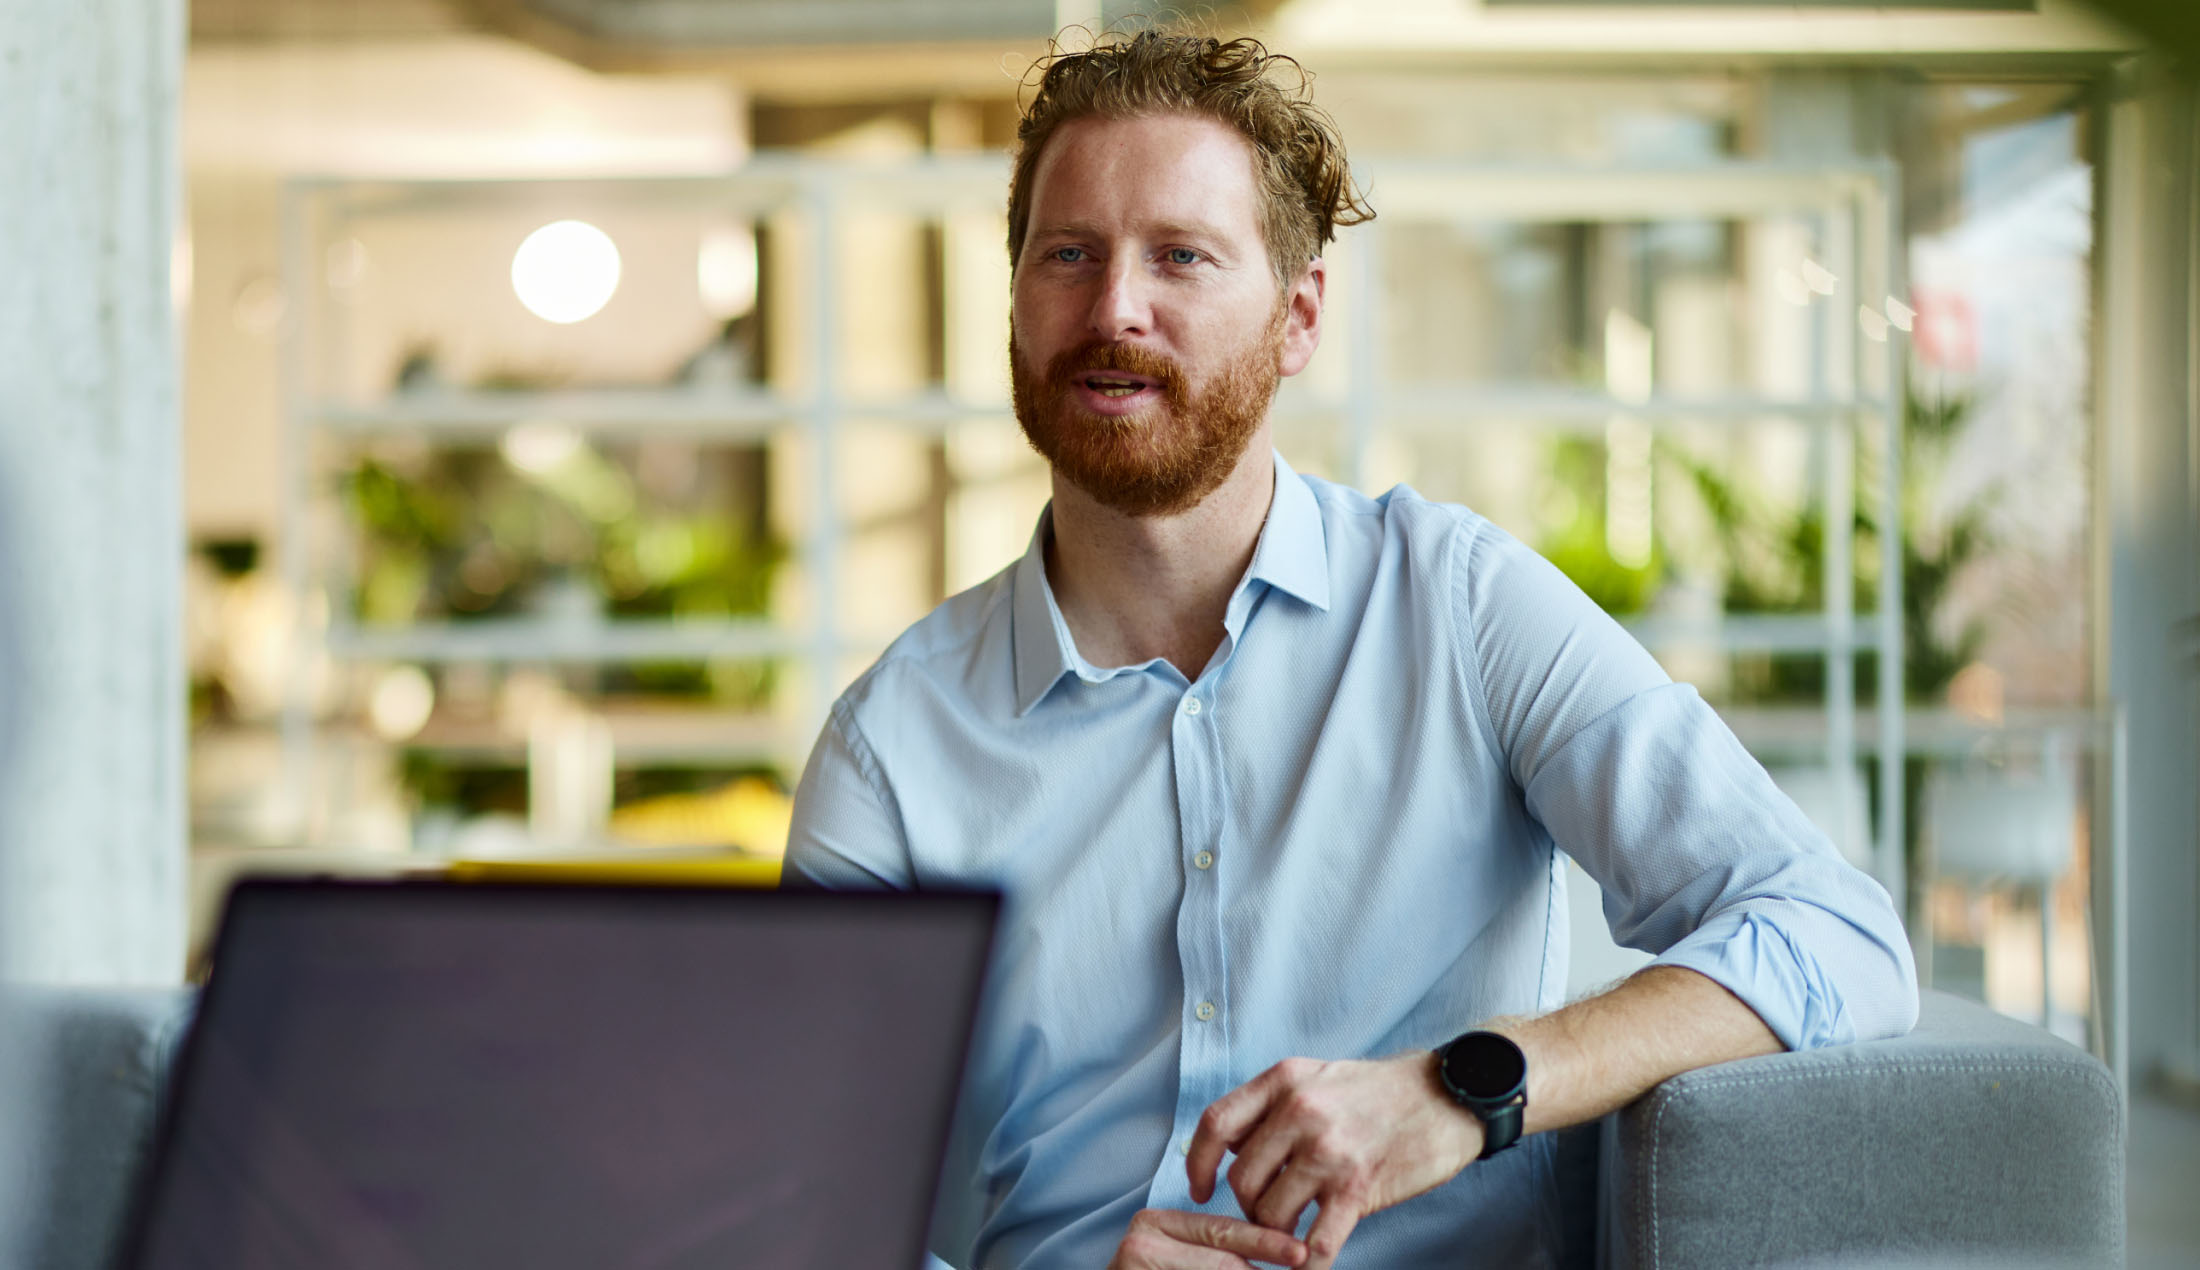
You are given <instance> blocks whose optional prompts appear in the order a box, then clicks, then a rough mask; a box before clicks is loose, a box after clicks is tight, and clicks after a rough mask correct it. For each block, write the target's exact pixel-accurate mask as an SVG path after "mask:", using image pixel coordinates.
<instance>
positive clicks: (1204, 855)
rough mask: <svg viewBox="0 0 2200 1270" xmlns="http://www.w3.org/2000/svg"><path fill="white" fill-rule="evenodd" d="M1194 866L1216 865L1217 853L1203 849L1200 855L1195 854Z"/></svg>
mask: <svg viewBox="0 0 2200 1270" xmlns="http://www.w3.org/2000/svg"><path fill="white" fill-rule="evenodd" d="M1192 867H1193V868H1195V869H1211V868H1213V867H1215V853H1214V852H1212V851H1202V852H1200V853H1199V854H1198V855H1195V856H1193V857H1192Z"/></svg>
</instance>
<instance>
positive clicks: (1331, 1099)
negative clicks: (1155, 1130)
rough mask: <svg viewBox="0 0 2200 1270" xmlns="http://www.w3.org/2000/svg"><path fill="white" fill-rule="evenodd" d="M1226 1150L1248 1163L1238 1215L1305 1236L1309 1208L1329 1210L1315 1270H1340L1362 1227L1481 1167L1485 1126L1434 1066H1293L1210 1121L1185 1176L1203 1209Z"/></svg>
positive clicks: (1256, 1083) (1293, 1062) (1321, 1224)
mask: <svg viewBox="0 0 2200 1270" xmlns="http://www.w3.org/2000/svg"><path fill="white" fill-rule="evenodd" d="M1225 1149H1228V1150H1233V1151H1235V1152H1236V1153H1237V1162H1236V1163H1234V1164H1232V1165H1231V1166H1230V1172H1229V1179H1230V1189H1231V1190H1232V1191H1233V1192H1235V1193H1236V1195H1237V1200H1238V1207H1239V1208H1240V1209H1242V1210H1243V1211H1244V1213H1245V1215H1246V1216H1247V1217H1250V1218H1252V1219H1253V1220H1254V1221H1256V1222H1258V1223H1260V1224H1261V1225H1262V1226H1266V1227H1269V1228H1270V1229H1271V1230H1277V1231H1295V1230H1297V1229H1298V1225H1299V1218H1300V1216H1301V1215H1302V1214H1303V1213H1305V1211H1306V1206H1307V1205H1308V1204H1310V1203H1315V1202H1319V1203H1320V1204H1321V1213H1320V1215H1319V1216H1318V1217H1316V1218H1315V1219H1314V1228H1313V1229H1312V1230H1310V1231H1308V1232H1307V1239H1306V1247H1307V1251H1308V1253H1309V1257H1308V1260H1307V1262H1306V1267H1307V1270H1328V1267H1329V1266H1330V1264H1331V1263H1332V1262H1334V1261H1335V1260H1336V1258H1337V1253H1338V1250H1340V1249H1342V1248H1343V1247H1344V1241H1345V1237H1346V1236H1348V1235H1350V1234H1351V1233H1352V1228H1353V1227H1354V1226H1356V1225H1358V1224H1359V1221H1360V1219H1361V1218H1362V1217H1365V1216H1366V1215H1368V1214H1369V1213H1372V1212H1375V1211H1377V1210H1379V1209H1384V1208H1388V1207H1390V1206H1391V1205H1392V1204H1396V1203H1398V1202H1400V1201H1402V1200H1407V1199H1411V1198H1412V1197H1414V1196H1415V1195H1418V1194H1420V1193H1421V1192H1423V1191H1425V1190H1429V1189H1430V1188H1432V1187H1436V1186H1440V1185H1442V1184H1443V1183H1445V1182H1447V1181H1450V1180H1451V1178H1452V1175H1454V1174H1456V1173H1457V1172H1458V1171H1459V1170H1460V1169H1462V1168H1465V1167H1466V1166H1467V1165H1468V1164H1469V1163H1470V1162H1471V1161H1473V1159H1474V1158H1475V1156H1476V1155H1478V1154H1480V1153H1481V1150H1482V1123H1481V1121H1479V1120H1476V1119H1475V1118H1474V1116H1473V1115H1472V1114H1470V1113H1469V1112H1467V1111H1466V1110H1464V1109H1463V1108H1461V1107H1459V1106H1458V1105H1457V1104H1456V1103H1454V1102H1452V1101H1451V1100H1450V1099H1449V1098H1448V1097H1446V1096H1445V1095H1444V1093H1443V1091H1442V1090H1441V1089H1440V1088H1439V1087H1438V1086H1437V1083H1436V1069H1435V1059H1434V1057H1433V1056H1431V1055H1429V1054H1426V1053H1416V1054H1403V1055H1400V1056H1398V1057H1396V1058H1385V1059H1377V1060H1374V1061H1371V1062H1340V1063H1322V1062H1316V1061H1314V1060H1313V1059H1306V1058H1291V1059H1285V1060H1284V1061H1283V1062H1280V1063H1278V1064H1276V1065H1275V1066H1274V1067H1271V1068H1269V1069H1268V1070H1267V1071H1265V1072H1262V1073H1261V1074H1260V1075H1258V1076H1255V1077H1254V1078H1253V1079H1251V1080H1249V1081H1247V1082H1246V1083H1245V1084H1243V1085H1240V1086H1239V1087H1238V1088H1236V1089H1234V1090H1232V1091H1231V1092H1229V1093H1227V1094H1224V1095H1223V1096H1222V1097H1221V1098H1219V1099H1217V1100H1216V1101H1215V1103H1214V1105H1213V1106H1210V1107H1208V1108H1207V1112H1206V1114H1205V1115H1203V1116H1201V1117H1200V1120H1199V1129H1198V1131H1197V1132H1196V1133H1194V1134H1193V1135H1192V1149H1191V1152H1190V1158H1189V1159H1188V1160H1187V1161H1186V1164H1185V1168H1186V1170H1187V1171H1188V1172H1189V1173H1190V1175H1191V1183H1192V1198H1193V1199H1195V1200H1198V1201H1199V1202H1200V1203H1202V1204H1204V1203H1206V1202H1207V1201H1208V1200H1209V1199H1211V1198H1212V1197H1213V1196H1214V1191H1215V1170H1216V1169H1217V1168H1218V1167H1220V1166H1221V1164H1222V1154H1223V1151H1224V1150H1225ZM1195 1264H1196V1263H1195ZM1215 1264H1222V1265H1226V1264H1228V1263H1227V1262H1218V1263H1215Z"/></svg>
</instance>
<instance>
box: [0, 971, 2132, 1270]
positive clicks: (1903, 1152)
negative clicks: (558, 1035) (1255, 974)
mask: <svg viewBox="0 0 2200 1270" xmlns="http://www.w3.org/2000/svg"><path fill="white" fill-rule="evenodd" d="M191 1005H192V997H191V995H190V993H189V992H187V991H182V990H166V991H162V990H139V991H124V990H100V991H87V990H76V991H66V990H41V991H16V992H12V993H10V994H9V1002H8V1004H7V1008H6V1010H5V1012H4V1013H0V1024H4V1025H5V1027H6V1043H5V1045H4V1046H0V1049H4V1051H5V1052H6V1054H8V1055H12V1056H13V1060H14V1061H13V1062H12V1064H11V1066H13V1067H14V1068H15V1071H16V1075H17V1077H18V1083H19V1084H21V1085H24V1086H25V1088H18V1089H16V1090H14V1091H11V1092H9V1093H8V1095H7V1096H8V1097H9V1099H10V1102H11V1103H12V1104H13V1105H12V1106H10V1107H9V1108H7V1109H6V1110H5V1111H4V1112H0V1114H5V1115H6V1116H7V1117H8V1120H7V1123H8V1124H9V1125H10V1126H11V1127H13V1128H14V1129H15V1130H16V1131H17V1139H18V1141H19V1142H27V1143H28V1144H29V1146H30V1148H31V1159H30V1165H31V1167H30V1168H29V1170H28V1172H27V1173H26V1174H25V1175H24V1177H25V1182H26V1185H25V1186H24V1187H22V1188H19V1189H18V1193H17V1195H16V1196H15V1198H16V1199H17V1201H18V1204H17V1207H18V1210H19V1212H20V1213H21V1214H22V1215H23V1216H25V1217H27V1218H28V1220H27V1222H25V1223H24V1224H23V1228H22V1230H21V1231H20V1232H19V1235H18V1238H19V1240H20V1247H21V1251H20V1252H19V1253H18V1254H17V1255H18V1257H19V1259H20V1262H21V1264H22V1265H24V1266H26V1267H37V1268H38V1270H77V1268H79V1267H83V1268H87V1270H89V1268H93V1267H103V1266H105V1265H106V1263H107V1261H108V1260H109V1259H110V1257H111V1256H112V1246H113V1242H114V1239H115V1237H116V1235H117V1234H118V1232H119V1230H120V1227H121V1224H122V1222H123V1221H124V1220H125V1209H126V1207H127V1204H128V1192H129V1189H130V1186H131V1181H132V1178H133V1176H134V1174H135V1172H136V1170H137V1168H138V1165H139V1163H140V1161H141V1159H142V1157H143V1153H144V1150H145V1147H146V1143H147V1142H148V1140H149V1137H150V1135H151V1133H152V1127H153V1122H154V1117H155V1112H156V1108H157V1106H158V1102H159V1098H160V1092H161V1084H162V1080H163V1077H164V1076H165V1074H166V1072H167V1070H168V1067H169V1064H170V1062H171V1060H172V1059H173V1057H174V1054H175V1050H176V1046H177V1044H178V1042H179V1041H180V1039H181V1037H182V1034H183V1032H184V1030H185V1028H186V1026H187V1024H188V1020H189V1017H190V1011H191ZM1560 1161H1561V1165H1560V1167H1561V1171H1562V1175H1563V1177H1564V1178H1565V1179H1566V1180H1565V1181H1564V1183H1563V1184H1565V1185H1567V1186H1568V1187H1569V1188H1570V1189H1572V1190H1573V1191H1574V1193H1575V1194H1576V1196H1577V1197H1578V1207H1577V1211H1580V1212H1582V1213H1583V1214H1584V1218H1583V1221H1582V1222H1581V1223H1580V1225H1579V1231H1580V1237H1581V1241H1582V1242H1581V1244H1580V1246H1579V1247H1577V1248H1575V1249H1573V1250H1572V1251H1573V1254H1574V1255H1573V1256H1572V1257H1571V1258H1570V1259H1572V1260H1576V1261H1591V1260H1593V1261H1594V1263H1595V1264H1598V1265H1602V1266H1608V1267H1618V1268H1622V1270H1634V1268H1636V1267H1649V1268H1657V1270H1670V1268H1685V1270H1721V1268H1722V1267H1740V1266H1781V1265H1792V1266H1806V1265H1807V1266H1822V1267H1834V1266H1852V1265H1853V1266H1888V1265H1902V1266H1917V1267H1923V1266H1954V1265H1988V1264H1992V1265H1997V1266H2011V1265H2022V1266H2088V1267H2092V1266H2114V1265H2119V1264H2121V1263H2122V1259H2123V1237H2124V1206H2123V1205H2124V1201H2123V1168H2124V1144H2123V1113H2122V1107H2121V1099H2120V1098H2119V1096H2118V1092H2117V1089H2116V1086H2115V1082H2114V1080H2113V1079H2112V1078H2111V1077H2110V1075H2109V1073H2108V1070H2107V1069H2106V1068H2105V1067H2103V1066H2102V1065H2101V1064H2100V1063H2099V1062H2097V1061H2095V1060H2094V1059H2093V1058H2092V1057H2090V1056H2089V1055H2087V1054H2085V1053H2083V1052H2082V1051H2080V1050H2077V1049H2075V1048H2073V1047H2072V1046H2070V1045H2068V1044H2065V1043H2064V1042H2062V1041H2060V1040H2057V1039H2056V1038H2054V1037H2052V1036H2049V1035H2047V1034H2046V1033H2044V1032H2042V1031H2040V1030H2039V1029H2037V1028H2033V1027H2028V1026H2026V1025H2024V1024H2021V1023H2016V1022H2012V1021H2010V1020H2008V1019H2005V1018H2002V1017H2001V1016H1999V1015H1996V1014H1993V1013H1991V1012H1989V1011H1987V1010H1985V1009H1984V1008H1982V1007H1980V1006H1977V1005H1973V1004H1971V1003H1969V1002H1966V1001H1963V1000H1960V999H1958V998H1956V997H1951V996H1948V995H1946V994H1944V993H1938V992H1928V993H1926V994H1925V999H1924V1006H1923V1010H1922V1013H1921V1017H1920V1019H1919V1022H1918V1026H1917V1029H1916V1030H1915V1031H1913V1032H1912V1033H1911V1034H1910V1035H1908V1036H1906V1037H1903V1038H1901V1039H1900V1040H1893V1041H1876V1042H1872V1043H1869V1044H1864V1045H1854V1046H1848V1047H1845V1048H1840V1049H1832V1050H1819V1051H1815V1052H1812V1053H1806V1054H1776V1055H1772V1056H1770V1057H1766V1058H1756V1059H1749V1060H1746V1061H1744V1062H1738V1063H1728V1064H1725V1065H1723V1066H1719V1067H1711V1068H1705V1069H1704V1070H1702V1071H1697V1072H1691V1073H1689V1074H1687V1075H1684V1076H1679V1077H1676V1078H1674V1079H1673V1080H1669V1081H1667V1082H1666V1083H1665V1084H1663V1085H1661V1086H1659V1087H1658V1088H1657V1089H1655V1090H1653V1091H1651V1093H1650V1094H1649V1095H1648V1096H1646V1097H1644V1098H1643V1099H1641V1100H1640V1101H1638V1102H1636V1103H1635V1104H1634V1105H1633V1106H1630V1107H1628V1108H1627V1109H1626V1110H1624V1111H1622V1112H1619V1113H1618V1114H1616V1115H1613V1116H1611V1117H1608V1118H1607V1119H1606V1120H1605V1121H1604V1122H1603V1123H1601V1124H1599V1125H1592V1126H1584V1127H1583V1128H1581V1129H1579V1130H1571V1131H1568V1133H1567V1135H1566V1136H1565V1138H1564V1139H1563V1144H1562V1149H1561V1152H1560ZM1592 1232H1593V1233H1592ZM1378 1270H1379V1268H1378Z"/></svg>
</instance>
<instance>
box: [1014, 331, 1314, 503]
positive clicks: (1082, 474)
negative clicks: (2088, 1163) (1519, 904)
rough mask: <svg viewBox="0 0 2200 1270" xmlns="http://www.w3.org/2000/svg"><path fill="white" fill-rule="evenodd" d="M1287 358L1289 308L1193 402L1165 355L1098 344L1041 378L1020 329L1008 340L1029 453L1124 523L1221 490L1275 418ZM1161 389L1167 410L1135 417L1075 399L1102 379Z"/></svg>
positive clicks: (1066, 355) (1073, 352) (1065, 355)
mask: <svg viewBox="0 0 2200 1270" xmlns="http://www.w3.org/2000/svg"><path fill="white" fill-rule="evenodd" d="M1282 351H1283V309H1282V306H1280V305H1279V306H1278V307H1277V311H1276V315H1275V318H1274V320H1273V321H1271V322H1270V323H1269V325H1268V329H1267V331H1266V333H1265V334H1264V336H1263V337H1262V338H1260V339H1256V340H1255V341H1254V342H1253V343H1252V345H1251V346H1249V347H1248V348H1247V349H1246V350H1245V351H1244V352H1243V353H1242V354H1240V355H1239V356H1238V357H1237V358H1236V359H1235V360H1233V361H1231V362H1230V363H1229V364H1228V365H1226V366H1224V367H1223V368H1222V370H1221V372H1220V373H1218V374H1217V375H1216V376H1215V377H1214V380H1213V381H1212V382H1211V383H1209V384H1208V385H1207V386H1206V388H1205V389H1204V390H1202V391H1201V392H1199V393H1198V394H1197V395H1194V394H1193V393H1192V392H1191V390H1190V389H1189V388H1187V387H1186V386H1185V383H1184V372H1183V371H1182V369H1180V368H1179V367H1178V366H1177V364H1176V363H1175V362H1173V361H1171V360H1169V359H1168V358H1166V357H1163V356H1161V355H1160V354H1159V353H1154V352H1150V351H1148V350H1146V349H1143V348H1139V347H1136V346H1135V345H1129V344H1112V343H1103V342H1100V341H1093V342H1090V343H1086V344H1081V345H1079V346H1077V347H1075V348H1071V349H1067V350H1065V351H1064V352H1062V353H1061V354H1059V355H1057V356H1056V357H1055V358H1054V360H1053V361H1052V362H1051V363H1050V364H1049V365H1048V366H1047V368H1046V373H1045V374H1044V375H1034V374H1032V373H1031V372H1030V371H1029V370H1028V369H1026V367H1025V365H1024V358H1023V352H1022V350H1021V349H1019V348H1018V347H1017V344H1016V336H1015V333H1014V332H1013V331H1011V332H1010V334H1009V337H1008V364H1009V375H1010V381H1011V384H1012V387H1013V390H1014V397H1015V403H1016V422H1018V423H1019V424H1021V425H1023V429H1024V436H1025V437H1026V438H1027V439H1028V440H1030V442H1031V447H1032V448H1033V449H1035V450H1037V451H1038V452H1039V453H1040V454H1042V455H1044V456H1045V457H1046V460H1047V462H1049V463H1051V464H1053V465H1054V470H1055V471H1056V472H1058V473H1060V474H1061V475H1062V476H1063V477H1064V478H1065V479H1067V480H1068V481H1069V483H1070V484H1072V485H1075V486H1076V487H1077V488H1078V489H1081V490H1083V491H1084V492H1085V493H1086V494H1087V495H1089V496H1091V498H1092V499H1093V501H1095V502H1097V503H1099V504H1101V505H1102V506H1104V507H1109V508H1112V509H1114V510H1116V511H1118V512H1121V513H1123V514H1124V515H1126V516H1172V515H1175V514H1177V513H1179V512H1183V511H1187V510H1189V509H1190V508H1192V507H1194V506H1196V505H1197V504H1198V503H1199V501H1200V500H1201V499H1203V498H1205V497H1207V495H1209V494H1211V493H1213V492H1214V491H1215V490H1216V489H1217V488H1219V487H1220V486H1221V484H1222V482H1223V481H1224V480H1226V479H1228V477H1229V475H1230V473H1231V471H1232V470H1233V469H1235V468H1236V467H1237V463H1238V460H1239V459H1240V458H1242V457H1243V456H1244V454H1245V445H1246V442H1247V441H1248V440H1249V439H1251V437H1252V435H1253V433H1254V432H1256V431H1258V430H1259V428H1260V424H1261V421H1262V420H1263V419H1265V418H1267V417H1268V403H1269V402H1270V401H1271V400H1272V399H1274V397H1275V395H1276V381H1277V379H1278V378H1279V375H1278V373H1277V364H1278V362H1279V360H1280V358H1281V356H1282ZM1109 370H1113V371H1122V372H1124V373H1126V374H1132V375H1144V376H1148V377H1150V378H1152V379H1154V380H1156V381H1157V386H1158V388H1159V391H1160V394H1161V402H1160V404H1159V405H1158V406H1157V407H1152V408H1148V409H1146V410H1143V411H1140V412H1139V413H1138V414H1136V415H1131V416H1127V417H1116V416H1109V415H1099V414H1094V413H1093V412H1091V411H1090V410H1087V409H1085V408H1084V407H1083V406H1081V405H1079V404H1078V402H1077V400H1076V398H1075V397H1074V396H1073V395H1072V392H1073V387H1074V385H1075V383H1076V381H1077V380H1078V379H1080V378H1082V377H1083V376H1085V375H1088V374H1091V373H1092V372H1094V371H1109Z"/></svg>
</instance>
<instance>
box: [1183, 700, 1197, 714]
mask: <svg viewBox="0 0 2200 1270" xmlns="http://www.w3.org/2000/svg"><path fill="white" fill-rule="evenodd" d="M1184 713H1186V714H1198V713H1199V698H1197V697H1186V698H1184Z"/></svg>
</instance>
